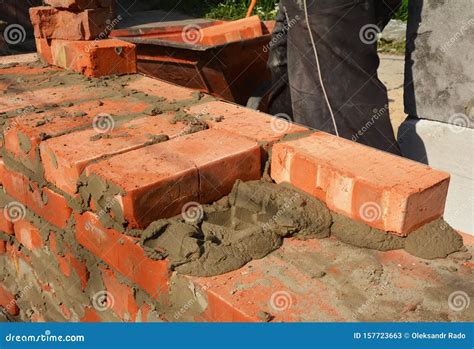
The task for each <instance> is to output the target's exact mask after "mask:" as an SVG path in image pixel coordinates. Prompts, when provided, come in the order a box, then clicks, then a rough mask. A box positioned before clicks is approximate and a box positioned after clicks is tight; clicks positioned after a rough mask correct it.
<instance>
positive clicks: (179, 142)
mask: <svg viewBox="0 0 474 349" xmlns="http://www.w3.org/2000/svg"><path fill="white" fill-rule="evenodd" d="M260 163H261V158H260V148H259V146H258V144H257V143H255V142H253V141H250V140H248V139H245V138H243V137H238V136H235V135H232V134H229V133H227V132H224V131H218V130H206V131H202V132H198V133H194V134H191V135H188V136H184V137H179V138H176V139H173V140H170V141H167V142H164V143H159V144H155V145H152V146H148V147H145V148H141V149H138V150H134V151H131V152H128V153H125V154H121V155H117V156H114V157H112V158H110V159H108V160H106V161H101V162H98V163H95V164H92V165H90V166H89V167H87V169H86V174H87V175H88V176H91V175H96V176H98V177H99V178H101V179H102V180H104V181H107V182H111V183H113V184H115V185H116V186H118V187H119V188H121V189H123V191H124V192H125V195H123V196H121V197H119V200H120V204H121V206H122V209H123V213H124V217H125V219H126V220H127V221H128V222H129V226H130V227H141V228H145V227H146V226H148V224H150V223H151V222H152V221H154V220H156V219H159V218H165V217H171V216H174V215H176V214H179V213H180V212H181V209H182V207H183V206H184V205H185V204H186V203H188V202H191V201H198V202H200V203H208V202H212V201H214V200H217V199H219V198H221V197H222V196H224V195H227V194H228V193H229V192H230V190H231V188H232V186H233V184H234V183H235V181H236V180H237V179H241V180H244V181H245V180H252V179H259V178H260V175H261V174H260Z"/></svg>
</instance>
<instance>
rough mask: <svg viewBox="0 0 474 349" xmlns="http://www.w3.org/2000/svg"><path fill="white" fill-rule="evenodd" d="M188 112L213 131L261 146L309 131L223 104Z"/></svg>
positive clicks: (194, 108) (201, 105)
mask: <svg viewBox="0 0 474 349" xmlns="http://www.w3.org/2000/svg"><path fill="white" fill-rule="evenodd" d="M188 111H189V113H190V114H192V115H195V116H198V117H204V118H205V120H206V122H207V123H208V124H209V126H210V127H211V128H212V129H216V130H224V131H227V132H230V133H233V134H236V135H239V136H242V137H246V138H250V139H252V140H254V141H256V142H259V143H273V142H276V141H279V140H281V139H282V138H283V137H285V136H286V135H291V134H298V133H304V132H308V131H309V130H308V129H307V128H306V127H302V126H299V125H295V124H292V123H290V122H288V121H287V120H283V119H276V118H273V117H270V116H269V115H267V114H264V113H260V112H258V111H256V110H251V109H247V108H244V107H241V106H238V105H235V104H231V103H227V102H222V101H213V102H209V103H203V104H199V105H194V106H192V107H189V108H188ZM209 117H210V119H209ZM208 119H209V120H208Z"/></svg>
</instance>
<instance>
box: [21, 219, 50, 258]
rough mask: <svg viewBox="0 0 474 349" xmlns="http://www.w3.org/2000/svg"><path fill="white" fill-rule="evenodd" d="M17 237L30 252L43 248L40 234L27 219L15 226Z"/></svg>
mask: <svg viewBox="0 0 474 349" xmlns="http://www.w3.org/2000/svg"><path fill="white" fill-rule="evenodd" d="M14 231H15V237H16V239H17V240H18V242H20V243H21V244H22V245H23V246H25V247H26V248H27V249H28V250H30V251H33V250H36V249H39V248H41V247H43V240H42V239H41V235H40V232H39V230H38V228H36V227H35V226H34V225H33V224H31V223H30V222H28V221H27V220H26V219H21V220H19V221H18V222H15V224H14Z"/></svg>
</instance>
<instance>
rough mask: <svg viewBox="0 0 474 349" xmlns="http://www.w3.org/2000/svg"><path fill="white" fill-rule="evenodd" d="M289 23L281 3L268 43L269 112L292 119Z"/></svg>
mask: <svg viewBox="0 0 474 349" xmlns="http://www.w3.org/2000/svg"><path fill="white" fill-rule="evenodd" d="M289 29H290V28H289V25H288V22H287V20H286V14H285V11H284V10H283V8H282V6H281V5H280V9H279V11H278V14H277V18H276V24H275V29H274V30H273V32H272V40H271V41H270V44H269V45H268V49H269V51H270V52H269V59H268V69H269V70H270V72H271V75H272V83H271V88H270V95H269V100H268V110H267V112H268V113H269V114H271V115H278V114H284V115H287V116H288V117H289V118H290V119H291V118H292V115H293V111H292V105H291V94H290V88H289V85H288V52H287V36H288V30H289Z"/></svg>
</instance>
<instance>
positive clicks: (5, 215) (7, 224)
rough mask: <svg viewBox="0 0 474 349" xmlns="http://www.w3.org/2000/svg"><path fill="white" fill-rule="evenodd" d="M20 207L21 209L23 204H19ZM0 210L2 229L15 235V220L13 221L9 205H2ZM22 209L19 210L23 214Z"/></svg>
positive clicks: (0, 229) (0, 226)
mask: <svg viewBox="0 0 474 349" xmlns="http://www.w3.org/2000/svg"><path fill="white" fill-rule="evenodd" d="M0 190H1V189H0ZM19 207H20V211H21V206H19ZM0 211H1V212H0V231H1V232H4V233H6V234H8V235H13V234H14V231H13V222H12V217H11V214H10V213H9V211H8V206H5V207H1V208H0ZM20 211H18V213H19V214H20V215H21V212H20ZM15 217H16V216H15Z"/></svg>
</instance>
